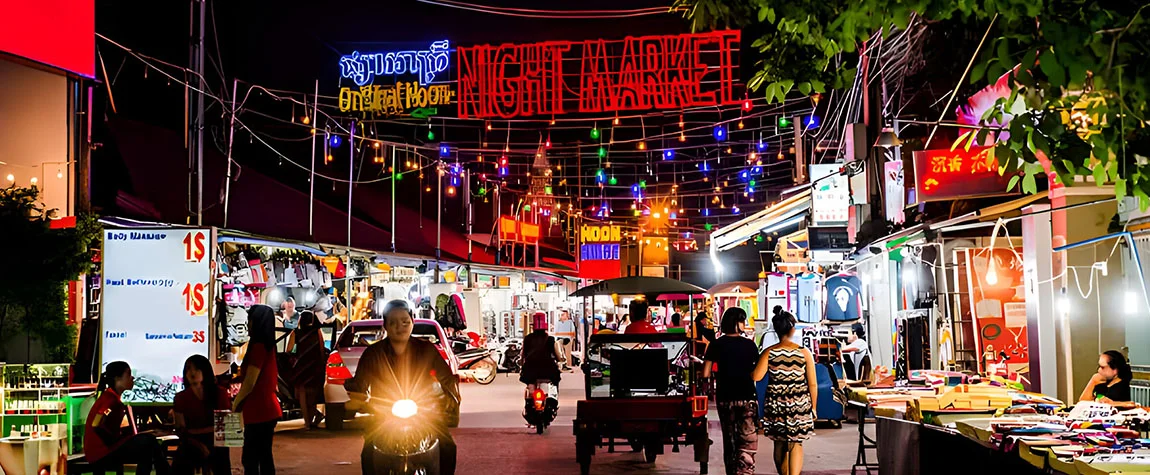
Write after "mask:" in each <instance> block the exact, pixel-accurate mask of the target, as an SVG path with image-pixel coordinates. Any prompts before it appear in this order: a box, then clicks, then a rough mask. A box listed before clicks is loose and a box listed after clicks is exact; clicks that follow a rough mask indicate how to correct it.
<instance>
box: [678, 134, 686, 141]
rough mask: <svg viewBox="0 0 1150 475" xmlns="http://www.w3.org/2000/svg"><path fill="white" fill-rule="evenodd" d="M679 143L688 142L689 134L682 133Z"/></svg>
mask: <svg viewBox="0 0 1150 475" xmlns="http://www.w3.org/2000/svg"><path fill="white" fill-rule="evenodd" d="M679 141H680V142H686V141H687V134H684V133H682V132H680V133H679Z"/></svg>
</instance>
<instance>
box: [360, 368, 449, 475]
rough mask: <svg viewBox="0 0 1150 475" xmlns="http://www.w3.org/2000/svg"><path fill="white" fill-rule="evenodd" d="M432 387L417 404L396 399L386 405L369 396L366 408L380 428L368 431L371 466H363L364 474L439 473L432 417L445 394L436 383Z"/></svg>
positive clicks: (437, 447) (437, 445) (438, 445)
mask: <svg viewBox="0 0 1150 475" xmlns="http://www.w3.org/2000/svg"><path fill="white" fill-rule="evenodd" d="M433 388H434V391H433V392H432V394H431V397H430V398H428V399H426V400H424V399H421V400H420V402H418V403H417V402H416V401H414V400H411V399H400V400H398V401H395V402H394V403H391V405H390V407H388V405H387V403H384V402H383V401H380V400H377V399H369V402H368V407H369V408H371V411H372V412H374V413H375V414H376V420H377V421H378V423H379V424H380V430H374V431H372V434H373V439H372V441H371V442H370V444H371V445H370V448H369V454H368V456H369V457H370V463H371V467H364V473H376V474H387V475H438V474H439V452H440V444H439V436H438V434H437V432H436V424H435V423H433V422H432V419H433V418H435V417H436V414H437V412H438V407H439V404H437V402H440V401H441V400H442V398H444V397H449V396H447V395H445V394H444V392H443V389H442V387H440V386H439V384H438V383H436V384H434V386H433ZM456 403H457V404H458V401H456ZM365 462H367V461H366V460H365Z"/></svg>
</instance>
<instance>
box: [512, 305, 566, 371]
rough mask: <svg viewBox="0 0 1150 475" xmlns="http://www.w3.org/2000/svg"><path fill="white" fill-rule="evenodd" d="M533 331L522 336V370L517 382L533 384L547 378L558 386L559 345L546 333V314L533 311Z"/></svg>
mask: <svg viewBox="0 0 1150 475" xmlns="http://www.w3.org/2000/svg"><path fill="white" fill-rule="evenodd" d="M531 323H532V325H531V327H532V328H533V331H532V332H531V334H530V335H527V336H526V337H524V338H523V370H522V371H520V372H519V382H521V383H523V384H535V383H536V382H537V381H540V380H549V381H551V384H553V385H555V386H556V387H558V386H559V377H560V376H559V365H558V363H557V362H558V361H559V360H561V359H562V357H561V356H560V355H559V345H558V344H556V343H555V337H552V336H551V335H548V334H547V314H546V313H543V312H535V314H534V315H532V316H531Z"/></svg>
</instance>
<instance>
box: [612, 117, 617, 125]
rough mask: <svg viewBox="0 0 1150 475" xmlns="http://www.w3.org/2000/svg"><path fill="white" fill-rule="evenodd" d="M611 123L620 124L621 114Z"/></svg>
mask: <svg viewBox="0 0 1150 475" xmlns="http://www.w3.org/2000/svg"><path fill="white" fill-rule="evenodd" d="M611 123H612V124H615V125H619V116H615V120H614V121H612V122H611Z"/></svg>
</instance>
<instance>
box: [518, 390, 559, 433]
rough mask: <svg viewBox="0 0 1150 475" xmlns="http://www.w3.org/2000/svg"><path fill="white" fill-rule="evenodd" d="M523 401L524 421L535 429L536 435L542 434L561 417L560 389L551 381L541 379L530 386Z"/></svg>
mask: <svg viewBox="0 0 1150 475" xmlns="http://www.w3.org/2000/svg"><path fill="white" fill-rule="evenodd" d="M523 400H524V404H523V419H524V420H526V421H527V424H528V425H530V426H533V427H535V433H536V434H542V433H543V431H544V430H546V429H547V426H548V425H551V422H553V421H555V416H557V415H559V387H558V386H556V385H554V384H551V381H548V380H546V379H541V380H539V381H536V382H535V384H528V385H527V389H526V390H525V391H524V395H523Z"/></svg>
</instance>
